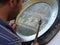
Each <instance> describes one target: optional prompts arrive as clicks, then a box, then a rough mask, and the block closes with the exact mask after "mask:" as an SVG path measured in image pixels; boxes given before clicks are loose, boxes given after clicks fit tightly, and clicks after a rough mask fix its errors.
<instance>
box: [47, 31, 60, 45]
mask: <svg viewBox="0 0 60 45" xmlns="http://www.w3.org/2000/svg"><path fill="white" fill-rule="evenodd" d="M47 45H60V31H59V32H58V33H57V35H56V36H55V37H54V38H53V39H52V40H51V41H50V42H49V43H48V44H47Z"/></svg>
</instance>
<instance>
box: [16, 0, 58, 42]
mask: <svg viewBox="0 0 60 45" xmlns="http://www.w3.org/2000/svg"><path fill="white" fill-rule="evenodd" d="M57 14H58V2H57V1H56V0H28V1H27V2H26V3H25V4H24V6H23V10H22V11H21V12H20V13H19V15H18V16H17V19H16V22H17V24H18V27H17V31H16V33H17V35H18V36H19V37H20V38H21V41H22V42H27V41H31V40H34V39H35V36H36V31H37V26H38V21H39V20H42V24H41V29H40V31H39V35H38V37H40V36H41V35H43V34H44V33H45V32H46V31H48V29H49V28H50V27H51V26H52V25H53V23H54V21H55V19H56V17H57Z"/></svg>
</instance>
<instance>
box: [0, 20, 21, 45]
mask: <svg viewBox="0 0 60 45" xmlns="http://www.w3.org/2000/svg"><path fill="white" fill-rule="evenodd" d="M0 45H21V43H20V38H19V37H18V36H17V35H16V32H15V31H14V30H13V29H12V28H11V27H10V26H9V25H8V24H7V23H5V22H3V21H2V20H1V19H0Z"/></svg>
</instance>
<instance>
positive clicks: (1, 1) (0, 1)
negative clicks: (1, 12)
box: [0, 0, 9, 4]
mask: <svg viewBox="0 0 60 45" xmlns="http://www.w3.org/2000/svg"><path fill="white" fill-rule="evenodd" d="M8 1H9V0H0V3H1V4H5V3H6V2H8Z"/></svg>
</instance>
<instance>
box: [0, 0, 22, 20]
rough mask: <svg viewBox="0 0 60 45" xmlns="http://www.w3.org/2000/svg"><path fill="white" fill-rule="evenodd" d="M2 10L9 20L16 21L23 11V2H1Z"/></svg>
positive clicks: (0, 0) (12, 0)
mask: <svg viewBox="0 0 60 45" xmlns="http://www.w3.org/2000/svg"><path fill="white" fill-rule="evenodd" d="M0 8H1V9H4V11H5V13H7V16H8V20H11V19H14V18H15V17H16V16H17V15H18V13H19V12H20V10H21V9H22V0H0ZM4 16H5V15H4Z"/></svg>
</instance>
